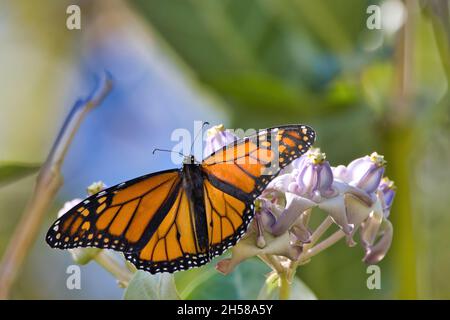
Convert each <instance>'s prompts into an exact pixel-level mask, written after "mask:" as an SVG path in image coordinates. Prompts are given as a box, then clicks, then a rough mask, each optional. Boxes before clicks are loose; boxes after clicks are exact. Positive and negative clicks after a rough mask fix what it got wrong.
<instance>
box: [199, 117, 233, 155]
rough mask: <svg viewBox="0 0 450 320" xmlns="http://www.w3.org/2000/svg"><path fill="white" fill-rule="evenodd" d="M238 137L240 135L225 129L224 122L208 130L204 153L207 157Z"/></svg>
mask: <svg viewBox="0 0 450 320" xmlns="http://www.w3.org/2000/svg"><path fill="white" fill-rule="evenodd" d="M237 139H238V137H237V136H236V135H235V134H234V133H232V132H231V131H229V130H225V127H224V125H223V124H221V125H218V126H214V127H212V128H211V129H209V130H208V131H207V135H206V146H205V150H204V152H203V154H204V156H205V157H207V156H209V155H210V154H212V153H213V152H215V151H217V150H220V149H222V148H223V147H224V146H226V145H228V144H230V143H232V142H234V141H236V140H237Z"/></svg>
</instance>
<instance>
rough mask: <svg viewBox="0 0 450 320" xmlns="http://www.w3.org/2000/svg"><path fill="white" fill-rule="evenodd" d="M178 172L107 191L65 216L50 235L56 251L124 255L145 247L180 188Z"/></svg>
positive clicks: (154, 176)
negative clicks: (152, 228) (113, 251)
mask: <svg viewBox="0 0 450 320" xmlns="http://www.w3.org/2000/svg"><path fill="white" fill-rule="evenodd" d="M180 181H181V175H180V171H179V170H178V169H176V170H168V171H163V172H159V173H154V174H150V175H146V176H142V177H140V178H137V179H133V180H130V181H128V182H125V183H121V184H119V185H117V186H114V187H111V188H108V189H105V190H103V191H101V192H99V193H97V194H95V195H93V196H91V197H89V198H87V199H86V200H84V201H82V202H80V203H79V204H78V205H76V206H75V207H74V208H72V209H71V210H69V211H68V212H66V213H65V214H64V215H62V216H61V217H60V218H59V219H58V220H56V221H55V223H54V224H53V225H52V227H51V228H50V229H49V231H48V233H47V237H46V240H47V243H48V244H49V245H50V246H51V247H54V248H61V249H68V248H74V247H90V246H92V247H100V248H112V249H116V250H120V251H124V252H133V251H136V250H139V249H140V248H141V247H142V246H143V245H145V238H146V237H148V231H149V230H148V228H149V227H150V226H151V225H152V222H153V225H154V224H155V222H156V221H157V220H161V218H162V216H164V215H165V212H164V210H165V207H168V206H171V204H170V202H173V201H174V199H173V198H174V197H173V194H174V192H176V190H178V189H180Z"/></svg>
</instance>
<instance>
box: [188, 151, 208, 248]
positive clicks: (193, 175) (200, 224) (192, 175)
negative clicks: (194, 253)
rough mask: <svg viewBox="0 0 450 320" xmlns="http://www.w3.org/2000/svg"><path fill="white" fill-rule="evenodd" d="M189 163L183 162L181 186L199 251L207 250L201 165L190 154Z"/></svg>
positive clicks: (206, 227)
mask: <svg viewBox="0 0 450 320" xmlns="http://www.w3.org/2000/svg"><path fill="white" fill-rule="evenodd" d="M190 158H191V159H192V161H191V163H184V164H183V169H182V171H183V187H184V190H186V195H187V197H188V201H189V210H190V213H191V215H192V216H193V217H192V218H191V220H193V221H194V230H195V231H194V233H195V240H196V244H197V246H198V249H199V251H201V252H207V251H208V249H209V243H208V226H207V219H206V209H205V197H204V192H203V183H204V181H203V180H204V174H203V172H202V171H201V166H200V164H198V163H195V162H194V161H193V160H194V158H193V157H192V156H191V157H190Z"/></svg>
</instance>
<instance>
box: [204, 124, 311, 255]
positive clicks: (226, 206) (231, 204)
mask: <svg viewBox="0 0 450 320" xmlns="http://www.w3.org/2000/svg"><path fill="white" fill-rule="evenodd" d="M314 140H315V133H314V130H312V129H311V128H310V127H308V126H305V125H290V126H282V127H276V128H269V129H266V130H263V131H260V132H258V133H257V134H255V135H253V136H251V137H247V138H244V139H241V140H237V141H235V142H233V143H231V144H229V145H227V146H225V147H223V148H222V149H220V150H218V151H216V152H215V153H213V154H211V155H210V156H209V157H208V158H206V159H205V160H204V161H203V166H202V168H203V170H204V172H205V183H204V185H205V206H206V213H207V219H208V221H210V226H209V237H210V243H211V249H210V253H211V256H216V255H220V254H221V253H222V252H223V251H224V250H226V249H227V248H228V247H230V246H233V245H234V244H236V242H237V241H238V240H239V239H240V238H241V237H242V235H243V234H244V233H245V231H246V230H247V227H248V224H249V223H250V222H251V220H252V218H253V215H254V212H253V210H254V208H253V201H254V199H255V198H256V197H258V196H259V195H260V194H261V192H262V191H263V190H264V189H265V187H266V186H267V184H268V183H269V182H270V181H271V180H272V179H273V178H274V177H275V176H277V175H278V173H279V172H280V170H281V169H282V168H284V167H285V166H287V165H288V164H289V163H291V162H292V161H293V160H295V159H297V158H298V157H300V156H301V155H302V154H304V153H305V152H306V151H307V150H308V149H309V148H310V147H311V145H312V144H313V143H314Z"/></svg>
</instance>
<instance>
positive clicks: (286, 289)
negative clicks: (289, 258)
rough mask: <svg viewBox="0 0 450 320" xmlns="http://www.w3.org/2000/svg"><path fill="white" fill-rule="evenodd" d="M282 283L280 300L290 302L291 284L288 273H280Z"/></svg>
mask: <svg viewBox="0 0 450 320" xmlns="http://www.w3.org/2000/svg"><path fill="white" fill-rule="evenodd" d="M278 276H279V281H280V296H279V298H280V300H289V297H290V296H291V284H290V282H289V279H288V275H287V273H286V272H281V273H278Z"/></svg>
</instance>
